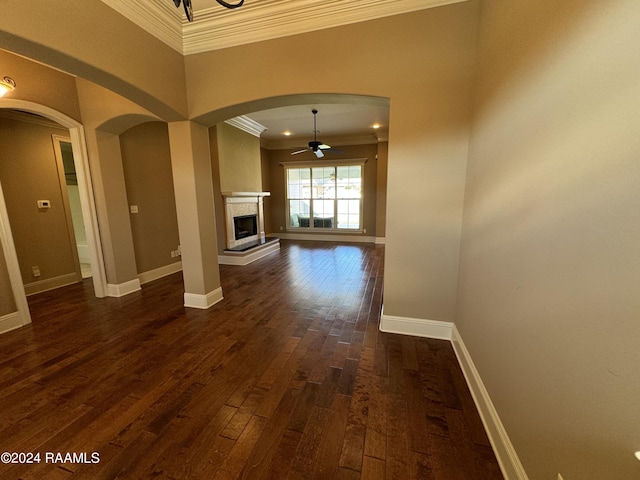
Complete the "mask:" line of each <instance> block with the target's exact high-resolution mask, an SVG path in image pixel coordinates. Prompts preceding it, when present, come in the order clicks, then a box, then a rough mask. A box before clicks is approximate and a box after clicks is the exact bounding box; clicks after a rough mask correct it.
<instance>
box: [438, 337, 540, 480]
mask: <svg viewBox="0 0 640 480" xmlns="http://www.w3.org/2000/svg"><path fill="white" fill-rule="evenodd" d="M451 344H452V345H453V350H454V351H455V353H456V356H457V357H458V363H459V364H460V368H461V369H462V373H463V374H464V377H465V379H466V381H467V385H468V386H469V390H471V395H472V396H473V400H474V402H475V404H476V408H477V409H478V412H479V414H480V418H481V419H482V423H483V424H484V429H485V431H486V432H487V436H488V437H489V441H490V442H491V446H492V447H493V451H494V453H495V455H496V459H497V460H498V463H499V464H500V469H501V470H502V474H503V475H504V478H506V479H507V480H528V479H529V477H528V476H527V473H526V472H525V470H524V467H523V466H522V463H520V459H519V458H518V454H517V452H516V450H515V448H514V447H513V444H512V443H511V440H510V439H509V435H507V431H506V430H505V428H504V425H503V424H502V421H501V420H500V417H499V416H498V412H497V411H496V408H495V406H494V405H493V402H492V401H491V397H489V393H488V392H487V389H486V388H485V386H484V383H483V382H482V378H481V377H480V374H479V373H478V370H477V369H476V367H475V365H474V363H473V359H472V358H471V355H470V354H469V351H468V350H467V348H466V347H465V345H464V342H463V341H462V337H461V336H460V332H458V329H457V328H456V326H455V325H454V326H453V335H452V338H451Z"/></svg>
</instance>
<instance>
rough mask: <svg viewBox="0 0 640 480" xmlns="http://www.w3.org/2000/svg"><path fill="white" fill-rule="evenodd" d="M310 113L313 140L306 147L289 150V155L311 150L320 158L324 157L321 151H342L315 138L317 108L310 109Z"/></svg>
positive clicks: (316, 131)
mask: <svg viewBox="0 0 640 480" xmlns="http://www.w3.org/2000/svg"><path fill="white" fill-rule="evenodd" d="M311 113H313V141H311V142H309V146H308V147H307V148H303V149H301V150H296V151H295V152H291V155H298V154H299V153H303V152H313V153H314V154H315V156H316V157H318V158H322V157H324V153H323V151H325V152H333V153H344V152H343V151H342V150H338V149H336V148H331V147H330V146H329V145H326V144H324V143H322V142H321V141H319V140H318V139H317V137H316V134H317V133H318V130H317V129H316V115H317V113H318V110H316V109H315V108H314V109H313V110H311Z"/></svg>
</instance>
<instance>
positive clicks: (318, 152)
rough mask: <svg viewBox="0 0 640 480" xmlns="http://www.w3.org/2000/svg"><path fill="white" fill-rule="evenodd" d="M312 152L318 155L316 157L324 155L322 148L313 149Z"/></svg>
mask: <svg viewBox="0 0 640 480" xmlns="http://www.w3.org/2000/svg"><path fill="white" fill-rule="evenodd" d="M313 153H315V154H316V157H318V158H322V157H324V153H322V150H320V149H318V150H316V151H314V152H313Z"/></svg>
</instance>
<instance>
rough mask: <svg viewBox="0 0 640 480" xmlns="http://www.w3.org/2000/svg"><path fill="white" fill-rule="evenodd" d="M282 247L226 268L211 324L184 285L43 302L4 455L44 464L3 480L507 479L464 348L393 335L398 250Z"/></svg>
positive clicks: (80, 289)
mask: <svg viewBox="0 0 640 480" xmlns="http://www.w3.org/2000/svg"><path fill="white" fill-rule="evenodd" d="M281 243H282V248H281V250H280V251H279V252H277V253H273V254H271V255H269V256H268V257H265V258H263V259H261V260H259V261H257V262H254V263H253V264H251V265H248V266H245V267H237V266H225V265H223V266H221V267H220V273H221V279H222V287H223V293H224V297H225V298H224V300H223V301H222V302H220V303H219V304H217V305H215V306H214V307H212V308H211V309H209V310H206V311H201V310H194V309H185V308H184V307H183V306H182V305H183V298H182V294H183V289H182V278H181V274H175V275H171V276H169V277H165V278H163V279H161V280H158V281H155V282H152V283H149V284H147V285H145V286H144V287H143V290H142V291H141V292H137V293H134V294H131V295H128V296H126V297H123V298H119V299H116V298H107V299H96V298H94V297H93V288H92V286H91V283H90V280H85V281H84V282H83V283H81V284H77V285H73V286H70V287H65V288H62V289H58V290H55V291H51V292H46V293H42V294H39V295H36V296H33V297H30V299H29V304H30V309H31V313H32V318H33V323H32V324H31V325H30V326H27V327H24V328H21V329H19V330H16V331H13V332H9V333H7V334H4V335H0V452H32V453H34V454H35V453H40V456H41V457H40V462H39V463H31V464H0V478H2V479H24V480H27V479H29V480H32V479H47V480H50V479H72V480H76V479H92V480H94V479H115V478H118V479H147V478H154V479H176V480H183V479H196V480H198V479H211V480H223V479H229V480H231V479H251V480H253V479H256V480H257V479H292V480H293V479H305V480H316V479H317V480H325V479H343V480H356V479H364V480H396V479H397V480H405V479H429V480H448V479H451V480H474V479H479V480H493V479H502V475H501V474H500V470H499V467H498V465H497V463H496V460H495V457H494V455H493V452H492V450H491V447H490V446H489V442H488V440H487V437H486V435H485V432H484V430H483V427H482V423H481V421H480V418H479V417H478V414H477V411H476V409H475V406H474V404H473V400H472V398H471V396H470V394H469V391H468V389H467V386H466V384H465V381H464V378H463V376H462V373H461V371H460V369H459V367H458V364H457V362H456V358H455V355H454V353H453V350H452V348H451V346H450V344H449V343H448V342H446V341H439V340H429V339H422V338H413V337H407V336H401V335H391V334H384V333H381V332H379V330H378V324H379V317H380V308H381V303H382V279H383V274H384V264H383V259H384V247H383V246H372V245H353V244H352V245H348V244H335V243H321V242H291V241H282V242H281ZM47 452H49V454H56V453H58V452H59V453H61V454H62V458H61V457H57V458H55V457H54V458H51V457H50V456H49V457H46V455H49V454H48V453H47ZM94 452H95V453H94ZM66 453H71V454H73V453H76V454H82V453H84V454H85V457H86V458H85V457H82V456H79V457H77V458H76V459H75V460H76V462H70V461H63V460H69V458H66V459H65V458H64V455H65V454H66ZM92 455H94V456H93V457H92ZM96 456H97V457H98V458H97V460H99V461H98V462H97V463H91V462H92V460H96ZM49 460H51V461H49ZM72 460H73V459H72ZM78 460H81V462H78Z"/></svg>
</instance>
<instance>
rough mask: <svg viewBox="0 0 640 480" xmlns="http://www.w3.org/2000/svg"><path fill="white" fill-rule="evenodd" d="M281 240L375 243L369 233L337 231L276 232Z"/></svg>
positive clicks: (374, 238)
mask: <svg viewBox="0 0 640 480" xmlns="http://www.w3.org/2000/svg"><path fill="white" fill-rule="evenodd" d="M274 235H276V234H274ZM277 237H278V238H282V239H283V240H311V241H314V240H315V241H320V242H345V243H377V240H378V239H377V238H376V237H373V236H370V235H341V234H339V233H336V234H331V233H325V234H320V233H308V234H305V233H281V232H278V233H277Z"/></svg>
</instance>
